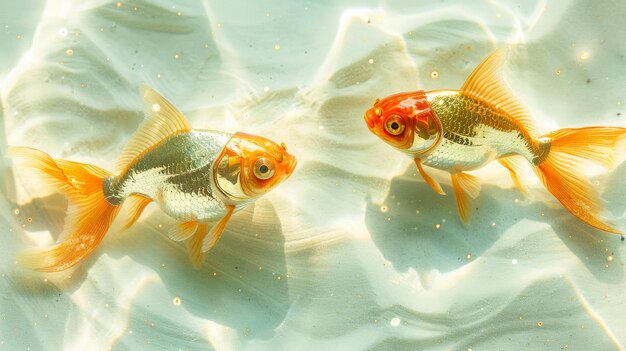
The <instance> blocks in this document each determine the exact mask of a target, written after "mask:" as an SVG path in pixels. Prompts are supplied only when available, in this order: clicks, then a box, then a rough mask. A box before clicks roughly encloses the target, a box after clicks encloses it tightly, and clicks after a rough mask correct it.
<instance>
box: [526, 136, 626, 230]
mask: <svg viewBox="0 0 626 351" xmlns="http://www.w3.org/2000/svg"><path fill="white" fill-rule="evenodd" d="M543 137H544V138H549V139H550V140H551V144H550V152H549V153H548V155H547V157H546V158H545V159H544V160H543V161H542V162H541V163H539V164H538V165H536V166H534V167H533V168H534V170H535V172H536V173H537V175H538V176H539V178H540V179H541V181H542V182H543V184H544V185H545V187H546V188H547V189H548V191H550V193H552V195H554V196H555V197H556V198H557V199H558V200H559V201H560V202H561V204H563V206H565V208H566V209H567V210H568V211H570V212H571V213H572V214H573V215H574V216H576V217H578V218H579V219H580V220H582V221H583V222H585V223H587V224H589V225H591V226H594V227H596V228H598V229H601V230H604V231H606V232H611V233H615V234H622V233H621V232H620V231H619V230H617V229H615V228H613V227H611V226H610V225H608V224H606V223H604V222H603V221H602V220H601V219H600V217H601V214H602V212H603V207H602V204H601V200H600V197H599V195H598V192H597V191H596V189H595V188H594V186H593V185H592V184H591V182H589V180H588V179H587V178H586V176H585V172H586V169H587V166H588V165H589V163H588V162H584V161H582V160H587V161H590V162H593V163H597V164H600V165H602V166H604V167H607V168H611V167H612V166H613V165H614V163H615V161H616V160H617V159H618V157H619V156H620V154H621V152H622V151H623V150H622V148H621V147H619V145H618V144H619V143H620V142H621V141H623V140H625V139H626V128H618V127H587V128H566V129H559V130H557V131H554V132H551V133H548V134H546V135H544V136H543ZM581 159H582V160H581Z"/></svg>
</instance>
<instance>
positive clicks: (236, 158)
mask: <svg viewBox="0 0 626 351" xmlns="http://www.w3.org/2000/svg"><path fill="white" fill-rule="evenodd" d="M296 164H297V161H296V158H295V157H294V156H293V155H291V154H289V153H288V152H287V147H286V146H285V144H284V143H281V144H277V143H275V142H273V141H271V140H269V139H266V138H263V137H260V136H256V135H251V134H246V133H240V132H239V133H235V134H234V135H233V136H232V138H231V139H230V140H229V141H228V143H227V144H226V146H225V147H224V149H223V150H222V153H221V154H220V156H219V157H218V159H217V160H216V162H215V171H214V174H215V183H216V185H217V187H218V188H219V190H220V191H221V192H222V193H223V194H224V195H225V196H226V197H227V198H229V199H230V200H233V201H245V200H252V199H255V198H257V197H259V196H261V195H263V194H265V193H267V192H268V191H270V190H272V189H273V188H275V187H276V186H277V185H279V184H280V183H282V182H284V181H285V180H286V179H287V178H289V176H291V174H292V173H293V171H294V169H295V168H296Z"/></svg>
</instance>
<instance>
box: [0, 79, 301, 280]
mask: <svg viewBox="0 0 626 351" xmlns="http://www.w3.org/2000/svg"><path fill="white" fill-rule="evenodd" d="M142 91H143V97H144V102H145V104H146V107H147V111H148V112H147V113H148V118H147V119H146V120H145V121H144V122H143V124H142V125H141V126H140V127H139V129H138V130H137V132H136V133H135V134H134V136H133V138H132V139H131V141H130V142H129V143H128V144H127V145H126V147H125V148H124V150H123V152H122V154H121V156H120V157H119V159H118V162H117V172H116V174H115V175H114V174H113V173H111V172H108V171H106V170H104V169H101V168H99V167H97V166H94V165H89V164H82V163H77V162H72V161H66V160H54V159H52V158H51V157H50V156H49V155H48V154H46V153H44V152H42V151H39V150H35V149H31V148H26V147H13V148H11V149H10V154H11V156H12V158H13V160H14V163H15V164H16V165H17V166H18V167H20V166H21V167H24V168H28V169H29V170H31V171H34V172H31V173H36V174H37V175H38V176H39V177H40V178H41V179H42V180H43V182H44V184H45V185H46V186H48V187H49V188H50V190H53V191H59V192H62V193H64V194H66V195H67V196H68V198H69V200H70V208H69V211H68V217H67V218H66V220H65V227H64V230H63V233H62V234H61V235H60V238H61V242H60V243H58V244H57V245H56V246H55V247H54V248H52V249H51V250H49V251H37V252H28V253H26V254H24V255H22V258H21V259H20V260H21V261H22V262H23V263H24V264H25V265H26V266H29V267H31V268H33V269H36V270H39V271H46V272H53V271H61V270H64V269H67V268H69V267H72V266H74V265H76V264H77V263H79V262H80V261H82V260H83V259H84V258H85V257H87V255H89V253H91V252H92V251H93V250H94V249H95V248H96V246H97V245H98V244H99V243H100V242H101V241H102V238H103V237H104V235H105V234H106V233H107V231H108V230H109V227H110V226H111V224H112V222H113V220H114V219H115V217H116V215H117V214H118V212H119V210H120V208H121V205H122V203H124V202H128V203H129V204H128V205H129V206H128V208H129V211H128V213H126V218H125V219H124V224H123V227H124V228H128V227H130V226H131V225H132V224H133V223H135V221H136V220H137V219H138V218H139V216H140V215H141V213H142V211H143V210H144V208H145V207H146V205H148V203H150V202H152V201H155V202H156V203H157V204H158V205H159V207H160V208H161V209H162V210H163V211H164V212H165V213H166V214H168V215H169V216H171V217H173V218H175V219H177V220H178V221H181V222H182V223H180V224H177V225H175V226H173V227H172V228H170V229H169V231H168V236H169V237H170V238H171V239H172V240H174V241H183V240H187V247H188V250H189V253H190V256H191V260H192V262H193V263H194V265H196V266H197V265H199V264H200V263H201V262H202V259H203V253H204V252H206V251H208V250H209V249H210V248H211V247H213V246H214V245H215V244H216V243H217V241H218V240H219V239H220V236H221V235H222V233H223V231H224V228H225V227H226V224H227V223H228V220H229V219H230V217H231V215H232V214H233V213H234V212H236V211H238V210H240V209H242V208H244V207H245V206H246V205H248V204H250V203H252V202H253V201H254V200H256V199H257V198H259V197H260V196H262V195H264V194H265V193H267V192H268V191H270V190H271V189H272V188H274V187H276V186H277V185H278V184H280V183H282V182H283V181H285V180H286V179H287V178H288V177H289V176H290V175H291V174H292V172H293V171H294V168H295V166H296V159H295V158H294V156H292V155H290V154H289V153H287V151H286V147H285V145H284V144H281V145H277V144H276V143H274V142H272V141H270V140H268V139H265V138H262V137H259V136H254V135H249V134H244V133H235V134H228V133H222V132H217V131H205V130H192V129H191V127H190V126H189V124H188V122H187V121H186V119H185V117H184V116H183V115H182V114H181V113H180V112H179V111H177V110H176V108H174V107H173V106H172V105H171V104H170V103H169V102H168V101H167V100H165V99H164V98H163V97H162V96H160V95H159V94H158V93H157V92H156V91H154V90H153V89H151V88H148V87H144V88H143V89H142ZM215 222H217V223H215ZM209 223H215V224H214V225H213V226H212V227H211V226H210V225H209ZM209 229H210V230H209Z"/></svg>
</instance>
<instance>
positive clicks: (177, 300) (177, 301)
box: [174, 296, 180, 306]
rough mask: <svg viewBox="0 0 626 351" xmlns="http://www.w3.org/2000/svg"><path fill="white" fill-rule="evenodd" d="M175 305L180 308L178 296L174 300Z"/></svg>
mask: <svg viewBox="0 0 626 351" xmlns="http://www.w3.org/2000/svg"><path fill="white" fill-rule="evenodd" d="M174 305H176V306H180V297H178V296H176V297H175V298H174Z"/></svg>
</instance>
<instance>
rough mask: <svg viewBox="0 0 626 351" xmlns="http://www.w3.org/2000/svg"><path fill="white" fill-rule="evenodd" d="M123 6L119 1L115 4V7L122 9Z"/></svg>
mask: <svg viewBox="0 0 626 351" xmlns="http://www.w3.org/2000/svg"><path fill="white" fill-rule="evenodd" d="M123 5H124V4H123V3H122V2H121V1H118V2H117V3H116V4H115V6H117V7H122V6H123Z"/></svg>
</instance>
